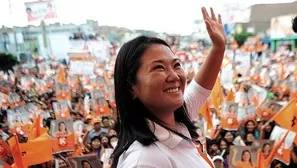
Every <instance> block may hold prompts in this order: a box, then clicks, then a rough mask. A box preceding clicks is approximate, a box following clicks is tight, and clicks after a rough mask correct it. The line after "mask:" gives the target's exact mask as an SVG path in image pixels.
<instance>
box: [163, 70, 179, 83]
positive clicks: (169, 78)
mask: <svg viewBox="0 0 297 168" xmlns="http://www.w3.org/2000/svg"><path fill="white" fill-rule="evenodd" d="M177 80H180V77H179V75H178V73H176V72H175V71H174V70H173V69H170V70H168V73H167V79H166V81H167V82H174V81H177Z"/></svg>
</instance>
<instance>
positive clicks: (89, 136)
mask: <svg viewBox="0 0 297 168" xmlns="http://www.w3.org/2000/svg"><path fill="white" fill-rule="evenodd" d="M93 126H94V127H93V129H92V130H91V131H89V132H88V133H87V134H86V136H85V138H84V144H85V146H90V142H91V139H92V138H93V137H95V136H99V135H100V134H102V133H106V134H107V133H108V130H106V129H105V128H101V126H100V121H99V120H98V119H95V120H94V125H93Z"/></svg>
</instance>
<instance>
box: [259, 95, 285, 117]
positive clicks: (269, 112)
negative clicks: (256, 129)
mask: <svg viewBox="0 0 297 168" xmlns="http://www.w3.org/2000/svg"><path fill="white" fill-rule="evenodd" d="M281 108H282V105H280V104H278V103H276V102H275V101H274V100H271V99H268V98H266V99H265V100H264V101H263V102H262V104H261V105H260V107H259V108H258V109H257V115H258V117H260V118H261V119H262V120H269V119H271V117H272V116H273V115H274V114H275V113H277V112H279V111H280V110H281Z"/></svg>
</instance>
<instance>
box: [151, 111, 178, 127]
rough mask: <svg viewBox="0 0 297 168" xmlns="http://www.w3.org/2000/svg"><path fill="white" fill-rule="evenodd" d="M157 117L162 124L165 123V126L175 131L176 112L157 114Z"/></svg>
mask: <svg viewBox="0 0 297 168" xmlns="http://www.w3.org/2000/svg"><path fill="white" fill-rule="evenodd" d="M155 115H156V117H157V118H158V119H159V120H161V121H162V122H164V123H165V126H167V127H168V128H170V129H172V130H175V129H176V127H175V117H174V112H168V113H164V112H163V113H162V112H161V113H156V114H155Z"/></svg>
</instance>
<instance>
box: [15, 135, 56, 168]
mask: <svg viewBox="0 0 297 168" xmlns="http://www.w3.org/2000/svg"><path fill="white" fill-rule="evenodd" d="M19 146H20V149H21V153H22V155H23V156H22V160H23V164H24V165H26V166H32V165H36V164H41V163H45V162H48V161H51V160H53V154H52V153H53V151H52V141H51V140H50V139H48V140H39V141H34V142H28V143H21V144H19Z"/></svg>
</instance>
